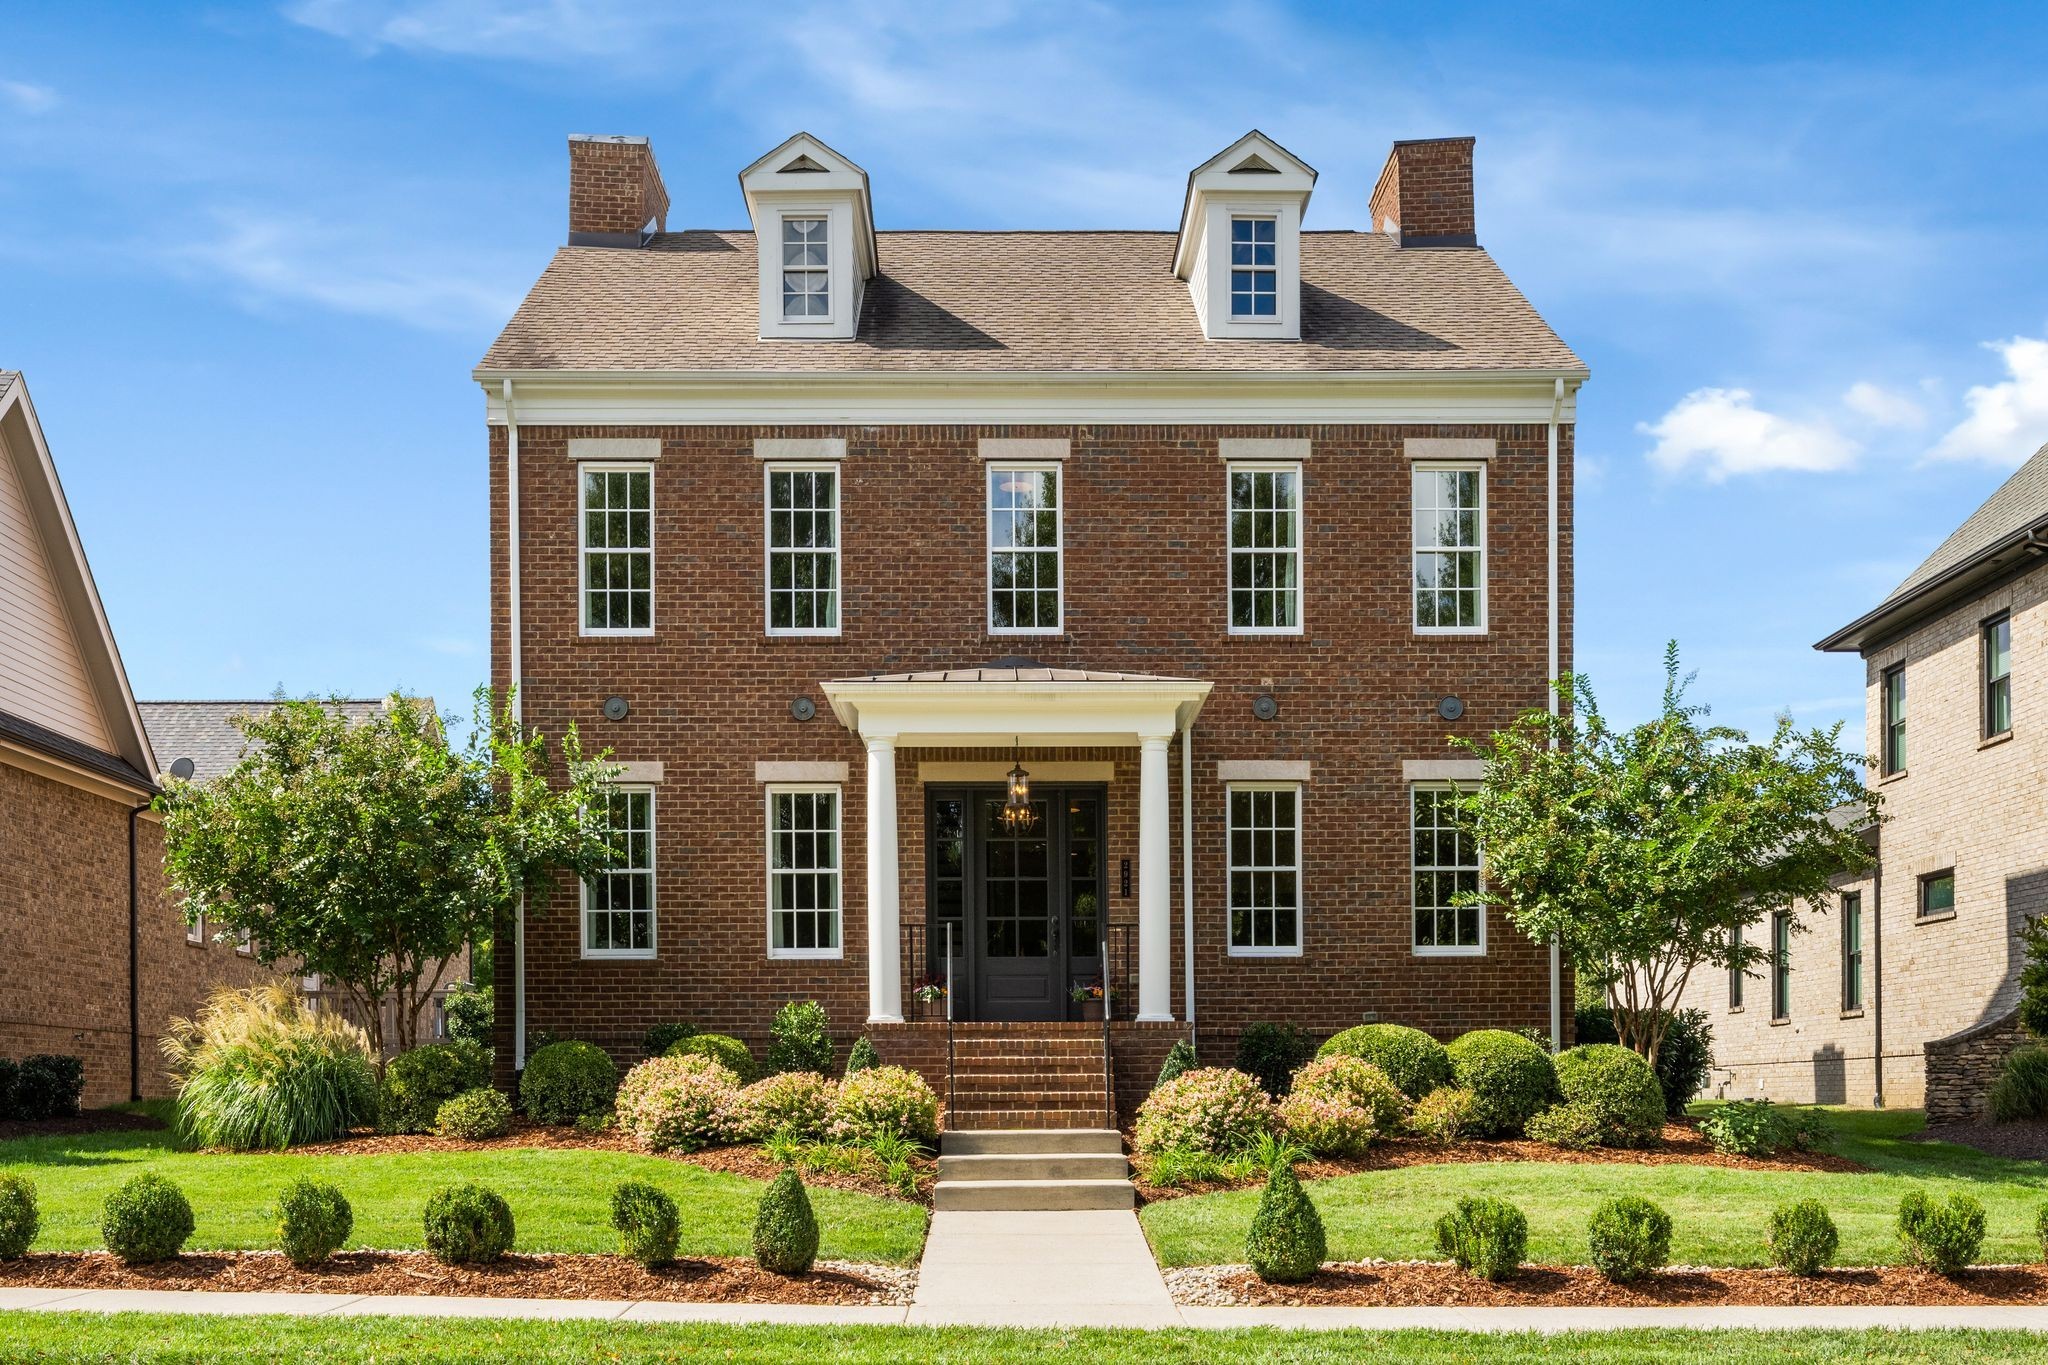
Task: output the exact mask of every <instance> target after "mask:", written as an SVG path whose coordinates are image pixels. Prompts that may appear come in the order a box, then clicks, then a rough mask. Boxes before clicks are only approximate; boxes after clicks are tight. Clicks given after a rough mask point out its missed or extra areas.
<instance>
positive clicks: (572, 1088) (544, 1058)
mask: <svg viewBox="0 0 2048 1365" xmlns="http://www.w3.org/2000/svg"><path fill="white" fill-rule="evenodd" d="M618 1093H619V1069H618V1067H616V1066H614V1065H613V1064H612V1059H611V1058H610V1057H608V1056H606V1055H605V1051H604V1049H603V1048H600V1047H596V1046H593V1045H592V1044H590V1043H575V1042H560V1043H549V1044H548V1045H547V1046H546V1047H544V1048H542V1049H541V1050H540V1051H538V1052H536V1053H534V1054H533V1055H532V1056H531V1057H528V1058H527V1059H526V1070H525V1072H524V1073H523V1074H522V1075H521V1076H520V1077H519V1099H520V1101H521V1103H523V1104H524V1105H525V1106H526V1116H527V1117H528V1118H530V1119H532V1120H533V1121H534V1122H535V1123H574V1122H575V1121H576V1120H578V1119H580V1118H583V1117H585V1116H587V1115H594V1114H606V1113H609V1112H610V1111H611V1107H612V1099H613V1097H615V1096H616V1095H617V1094H618Z"/></svg>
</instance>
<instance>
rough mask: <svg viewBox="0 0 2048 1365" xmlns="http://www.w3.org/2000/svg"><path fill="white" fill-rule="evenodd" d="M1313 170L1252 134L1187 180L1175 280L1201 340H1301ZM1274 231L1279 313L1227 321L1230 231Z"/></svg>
mask: <svg viewBox="0 0 2048 1365" xmlns="http://www.w3.org/2000/svg"><path fill="white" fill-rule="evenodd" d="M1315 184H1316V172H1315V168H1314V167H1313V166H1310V165H1309V164H1308V163H1307V162H1305V161H1303V160H1301V158H1299V157H1297V156H1295V155H1294V154H1293V153H1292V152H1290V151H1288V150H1287V149H1286V148H1285V147H1282V146H1281V145H1280V144H1279V143H1277V142H1275V141H1273V140H1272V139H1271V138H1269V137H1267V136H1266V135H1265V134H1264V133H1261V132H1259V131H1258V130H1256V129H1254V130H1253V131H1251V132H1249V133H1246V134H1245V135H1244V136H1243V137H1241V138H1239V139H1238V140H1237V141H1236V142H1233V143H1231V144H1230V146H1228V147H1226V148H1224V149H1223V150H1222V151H1221V152H1218V153H1217V154H1216V155H1215V156H1213V157H1211V158H1210V159H1209V160H1207V161H1205V162H1203V163H1202V164H1201V165H1200V166H1197V167H1196V168H1195V169H1194V171H1193V172H1192V173H1191V174H1190V175H1189V176H1188V191H1187V198H1186V200H1185V201H1184V203H1183V205H1182V208H1181V220H1180V236H1179V239H1178V240H1177V241H1176V242H1175V244H1174V254H1173V272H1174V274H1176V275H1178V276H1179V277H1180V278H1181V279H1184V280H1186V281H1187V282H1188V295H1189V297H1190V298H1191V299H1192V300H1193V301H1194V305H1195V315H1196V316H1197V317H1198V318H1199V319H1200V320H1201V323H1202V332H1203V335H1205V336H1208V337H1210V338H1212V339H1215V340H1247V341H1249V340H1269V341H1270V340H1285V341H1298V340H1300V339H1301V220H1302V215H1303V214H1304V213H1306V212H1307V210H1308V201H1309V195H1310V194H1311V193H1313V192H1314V190H1315ZM1238 218H1245V219H1250V220H1253V221H1260V220H1269V221H1271V222H1272V224H1273V247H1274V251H1273V257H1274V260H1273V269H1274V272H1275V275H1276V277H1277V278H1276V280H1275V289H1274V294H1275V300H1276V307H1275V310H1274V311H1273V312H1272V313H1271V314H1267V315H1254V316H1242V315H1238V316H1233V315H1232V313H1231V301H1230V300H1231V252H1230V247H1231V223H1232V221H1233V220H1234V219H1238Z"/></svg>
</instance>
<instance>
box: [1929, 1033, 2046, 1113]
mask: <svg viewBox="0 0 2048 1365" xmlns="http://www.w3.org/2000/svg"><path fill="white" fill-rule="evenodd" d="M2027 1037H2028V1035H2027V1031H2026V1030H2025V1029H2023V1028H2021V1027H2020V1021H2019V1011H2018V1010H2017V1009H2012V1010H2008V1011H2007V1012H2006V1013H2005V1014H2003V1015H2001V1016H2000V1017H1998V1018H1996V1019H1993V1020H1992V1021H1990V1022H1989V1023H1986V1024H1979V1025H1977V1026H1976V1027H1975V1028H1968V1029H1964V1030H1963V1031H1962V1032H1961V1033H1952V1034H1950V1035H1949V1036H1948V1037H1946V1038H1933V1039H1930V1040H1929V1041H1928V1043H1927V1121H1928V1122H1929V1123H1930V1124H1933V1123H1977V1122H1981V1121H1982V1120H1983V1119H1985V1118H1986V1117H1988V1109H1987V1107H1986V1097H1987V1096H1988V1095H1989V1094H1990V1092H1991V1083H1992V1082H1993V1081H1995V1080H1997V1079H1998V1072H1999V1069H2000V1068H2001V1067H2003V1066H2004V1065H2005V1059H2006V1058H2007V1057H2009V1056H2010V1055H2012V1051H2013V1049H2014V1048H2016V1047H2018V1046H2020V1044H2022V1043H2024V1042H2026V1041H2027Z"/></svg>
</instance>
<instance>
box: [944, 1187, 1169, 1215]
mask: <svg viewBox="0 0 2048 1365" xmlns="http://www.w3.org/2000/svg"><path fill="white" fill-rule="evenodd" d="M1137 1206H1138V1191H1137V1190H1136V1189H1135V1188H1133V1187H1132V1185H1131V1182H1130V1181H1128V1180H941V1181H940V1182H939V1183H938V1184H936V1185H934V1186H933V1187H932V1207H933V1208H935V1209H939V1210H941V1211H944V1210H951V1209H989V1210H994V1209H1001V1210H1013V1209H1131V1208H1136V1207H1137Z"/></svg>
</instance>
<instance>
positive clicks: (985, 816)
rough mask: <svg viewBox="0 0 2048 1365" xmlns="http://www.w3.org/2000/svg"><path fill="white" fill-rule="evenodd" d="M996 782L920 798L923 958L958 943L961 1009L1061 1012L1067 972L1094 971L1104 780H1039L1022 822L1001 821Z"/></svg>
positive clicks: (995, 1015)
mask: <svg viewBox="0 0 2048 1365" xmlns="http://www.w3.org/2000/svg"><path fill="white" fill-rule="evenodd" d="M1004 797H1005V793H1004V790H1003V788H1001V787H974V788H949V789H943V790H934V791H932V792H930V794H929V797H928V799H927V802H926V812H925V816H926V824H925V829H926V831H927V846H928V848H929V849H930V862H929V864H928V872H929V875H928V877H927V880H926V886H927V888H928V890H927V902H926V907H925V923H926V924H927V925H928V926H930V927H929V929H928V931H927V932H928V935H929V937H928V940H927V942H928V944H929V947H928V949H927V962H928V964H929V969H930V970H931V972H932V974H933V975H934V976H935V977H943V975H944V972H945V943H946V941H947V929H948V926H951V927H952V932H953V941H954V942H955V944H956V945H957V947H958V950H959V952H958V956H957V957H956V958H955V960H954V971H955V977H956V982H957V989H958V990H959V997H958V998H957V999H955V1000H954V1002H953V1005H954V1017H955V1018H956V1019H987V1020H1003V1019H1066V1018H1070V1017H1074V1016H1075V1014H1076V1011H1077V1007H1075V1006H1073V1005H1072V1003H1071V1001H1070V999H1069V996H1068V989H1069V986H1070V985H1071V984H1072V983H1074V982H1093V981H1096V980H1099V979H1100V976H1101V970H1100V959H1099V957H1098V956H1097V954H1098V953H1099V951H1100V948H1099V942H1100V940H1099V938H1098V935H1099V934H1100V932H1101V930H1100V925H1101V922H1102V920H1101V907H1102V900H1101V897H1102V808H1103V794H1102V791H1101V789H1100V788H1085V787H1084V788H1071V789H1059V788H1051V789H1039V790H1035V791H1034V792H1033V793H1032V798H1033V799H1032V813H1033V815H1034V816H1035V817H1036V818H1035V819H1034V820H1033V821H1032V823H1031V825H1030V827H1029V828H1027V829H1023V830H1010V829H1007V828H1005V827H1004V825H1003V818H1002V814H1003V801H1004Z"/></svg>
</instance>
